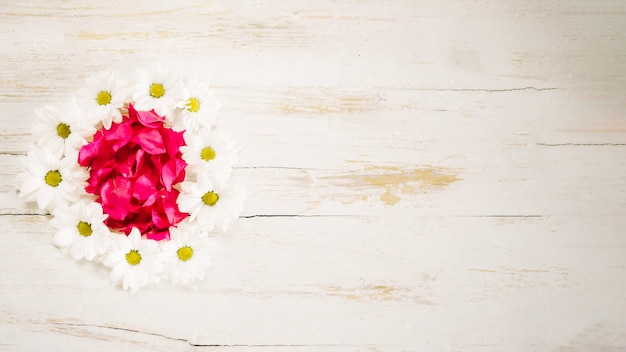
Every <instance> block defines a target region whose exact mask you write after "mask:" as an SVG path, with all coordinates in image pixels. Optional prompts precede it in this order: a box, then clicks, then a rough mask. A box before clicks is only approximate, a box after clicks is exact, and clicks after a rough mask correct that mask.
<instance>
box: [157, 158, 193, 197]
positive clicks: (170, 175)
mask: <svg viewBox="0 0 626 352" xmlns="http://www.w3.org/2000/svg"><path fill="white" fill-rule="evenodd" d="M186 166H187V163H185V162H184V161H183V160H182V159H178V158H176V159H170V160H169V161H168V162H166V163H165V165H163V169H162V170H161V182H162V183H163V186H165V189H166V190H167V191H168V192H169V191H171V190H172V186H173V185H174V184H176V183H178V182H181V181H182V180H183V179H184V178H185V167H186Z"/></svg>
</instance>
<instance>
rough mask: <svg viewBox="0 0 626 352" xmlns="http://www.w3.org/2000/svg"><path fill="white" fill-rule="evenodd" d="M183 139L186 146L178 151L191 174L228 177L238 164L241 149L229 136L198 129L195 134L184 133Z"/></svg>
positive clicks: (216, 131) (215, 131)
mask: <svg viewBox="0 0 626 352" xmlns="http://www.w3.org/2000/svg"><path fill="white" fill-rule="evenodd" d="M183 137H184V139H185V143H186V144H187V145H186V146H182V147H180V151H181V152H182V156H183V159H184V160H185V162H187V167H188V168H189V170H191V171H192V172H195V173H198V174H208V173H216V174H224V175H228V174H230V172H231V171H232V168H233V166H234V165H236V164H237V163H238V162H239V150H240V149H241V148H240V147H239V145H238V143H237V142H235V141H233V140H232V139H231V138H230V135H226V134H223V133H221V132H219V131H218V130H208V129H206V128H200V129H199V130H198V131H197V132H195V133H191V132H190V131H186V132H185V134H184V135H183Z"/></svg>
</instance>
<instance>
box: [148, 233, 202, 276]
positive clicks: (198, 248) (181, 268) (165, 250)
mask: <svg viewBox="0 0 626 352" xmlns="http://www.w3.org/2000/svg"><path fill="white" fill-rule="evenodd" d="M208 236H209V235H208V233H207V232H206V231H201V230H200V229H198V228H196V227H194V226H179V227H178V228H175V227H172V228H170V240H169V241H161V250H162V253H161V255H160V257H161V259H162V260H163V262H164V265H165V271H166V275H167V276H168V277H169V278H170V279H171V280H172V282H173V283H174V284H178V283H180V284H183V285H186V284H189V283H191V282H193V281H196V280H204V274H205V272H206V270H207V269H208V268H209V267H210V266H211V249H212V248H211V242H210V240H209V237H208Z"/></svg>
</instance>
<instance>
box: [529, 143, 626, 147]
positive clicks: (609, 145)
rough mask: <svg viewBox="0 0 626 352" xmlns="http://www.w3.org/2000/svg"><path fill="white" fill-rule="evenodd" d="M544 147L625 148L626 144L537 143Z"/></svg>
mask: <svg viewBox="0 0 626 352" xmlns="http://www.w3.org/2000/svg"><path fill="white" fill-rule="evenodd" d="M536 145H539V146H542V147H569V146H572V147H607V146H608V147H624V146H626V143H536Z"/></svg>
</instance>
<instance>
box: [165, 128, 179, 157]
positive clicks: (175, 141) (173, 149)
mask: <svg viewBox="0 0 626 352" xmlns="http://www.w3.org/2000/svg"><path fill="white" fill-rule="evenodd" d="M183 133H184V131H181V132H174V131H172V130H171V129H169V128H167V129H166V128H163V129H161V135H162V136H163V139H164V140H165V149H166V150H167V155H168V156H169V157H170V158H174V157H175V156H177V155H178V154H179V153H180V150H179V149H180V147H181V146H183V145H185V140H184V139H183Z"/></svg>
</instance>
